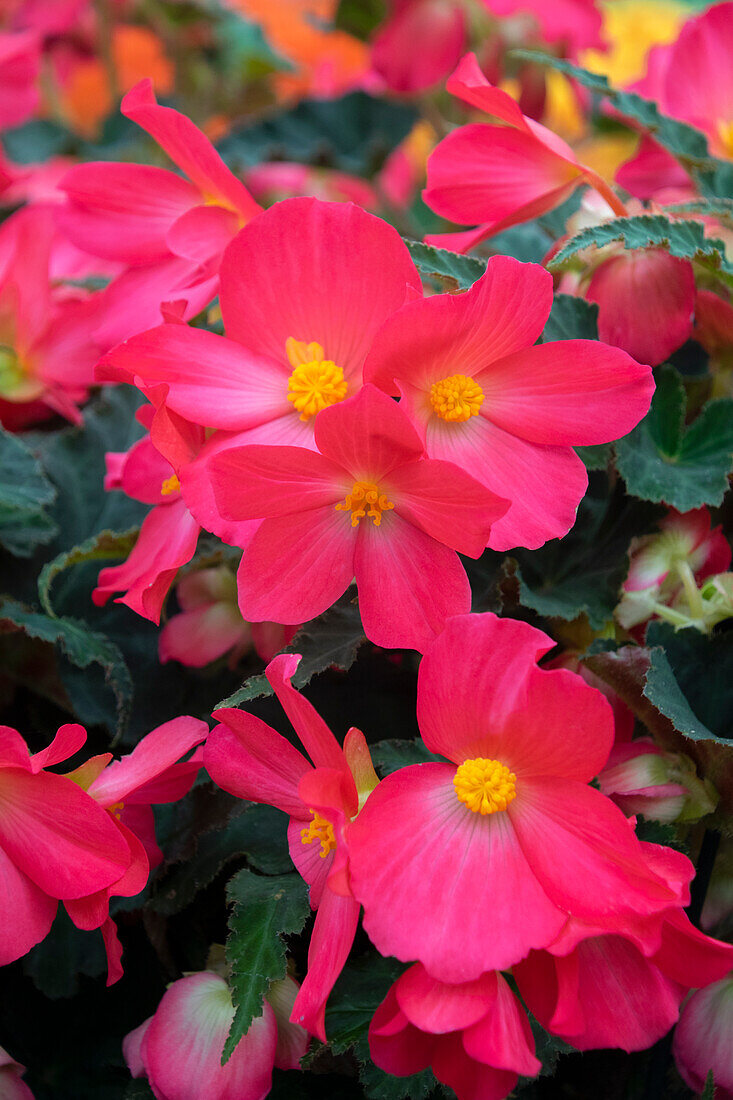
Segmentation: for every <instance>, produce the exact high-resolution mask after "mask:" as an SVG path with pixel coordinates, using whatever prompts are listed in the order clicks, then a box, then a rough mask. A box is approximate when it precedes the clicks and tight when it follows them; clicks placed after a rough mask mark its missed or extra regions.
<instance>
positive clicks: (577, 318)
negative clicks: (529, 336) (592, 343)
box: [542, 294, 598, 344]
mask: <svg viewBox="0 0 733 1100" xmlns="http://www.w3.org/2000/svg"><path fill="white" fill-rule="evenodd" d="M597 339H598V306H597V305H596V304H595V302H586V300H585V298H575V297H574V296H573V295H572V294H556V295H555V297H554V299H553V302H552V310H551V312H550V316H549V317H548V318H547V324H546V325H545V330H544V332H543V333H542V343H543V344H548V343H550V341H552V340H597Z"/></svg>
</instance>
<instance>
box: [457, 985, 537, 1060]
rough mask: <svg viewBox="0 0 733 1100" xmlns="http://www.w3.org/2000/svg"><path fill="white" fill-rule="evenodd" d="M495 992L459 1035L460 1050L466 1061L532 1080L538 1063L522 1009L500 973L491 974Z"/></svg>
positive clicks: (527, 1022)
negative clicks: (476, 1018)
mask: <svg viewBox="0 0 733 1100" xmlns="http://www.w3.org/2000/svg"><path fill="white" fill-rule="evenodd" d="M493 977H494V981H495V984H496V993H495V997H494V1001H493V1004H492V1005H491V1008H490V1009H489V1011H488V1013H487V1014H486V1015H485V1016H484V1018H483V1019H482V1020H479V1021H478V1022H477V1023H475V1024H474V1025H473V1026H472V1027H469V1028H468V1029H467V1030H466V1031H464V1033H463V1049H464V1050H465V1051H466V1054H468V1056H469V1057H470V1058H474V1059H475V1060H476V1061H477V1062H484V1063H485V1064H486V1065H488V1066H491V1067H492V1068H493V1069H499V1070H509V1071H512V1072H514V1073H520V1074H522V1076H524V1077H535V1076H536V1075H537V1074H538V1073H539V1072H540V1070H541V1069H542V1063H541V1062H540V1061H539V1059H537V1058H535V1054H534V1039H533V1037H532V1029H531V1027H530V1026H529V1020H528V1019H527V1017H526V1015H525V1012H524V1009H523V1008H522V1006H521V1005H520V1003H519V1001H518V1000H517V998H516V997H515V995H514V994H513V993H512V991H511V989H510V988H509V986H508V985H507V982H506V980H505V979H504V977H503V976H502V975H501V974H494V975H493Z"/></svg>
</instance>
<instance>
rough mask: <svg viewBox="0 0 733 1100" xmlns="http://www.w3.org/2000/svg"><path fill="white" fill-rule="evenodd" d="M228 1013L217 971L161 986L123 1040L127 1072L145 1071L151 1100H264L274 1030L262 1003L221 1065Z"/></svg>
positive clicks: (231, 1009)
mask: <svg viewBox="0 0 733 1100" xmlns="http://www.w3.org/2000/svg"><path fill="white" fill-rule="evenodd" d="M233 1019H234V1006H233V1005H232V998H231V994H230V993H229V989H228V987H227V983H226V982H225V981H224V979H223V978H222V977H220V976H219V975H218V974H214V973H212V972H210V971H207V970H205V971H201V972H200V973H198V974H188V975H187V976H186V977H185V978H179V980H178V981H176V982H173V983H172V984H171V985H169V986H168V989H167V990H166V991H165V993H164V994H163V999H162V1000H161V1002H160V1004H159V1005H158V1007H157V1009H156V1010H155V1013H154V1014H153V1015H152V1016H151V1017H150V1018H149V1019H148V1020H146V1021H145V1023H143V1024H141V1025H140V1027H138V1028H136V1029H135V1030H134V1031H131V1032H130V1033H129V1035H127V1036H126V1037H125V1039H124V1041H123V1046H122V1049H123V1053H124V1056H125V1061H126V1062H127V1065H128V1067H129V1070H130V1073H131V1074H132V1076H133V1077H147V1079H148V1082H149V1083H150V1086H151V1088H152V1089H153V1091H154V1093H155V1095H156V1096H157V1097H158V1098H159V1100H264V1097H265V1096H267V1094H268V1092H269V1091H270V1088H271V1087H272V1068H273V1065H274V1064H275V1051H276V1048H277V1041H278V1033H277V1022H276V1020H275V1013H274V1012H273V1010H272V1008H271V1006H270V1005H269V1004H268V1003H267V1001H265V1002H264V1004H263V1006H262V1014H261V1015H260V1016H257V1017H256V1018H255V1019H254V1020H253V1021H252V1023H251V1025H250V1028H249V1031H248V1032H247V1034H246V1035H245V1036H244V1037H243V1038H242V1039H240V1041H239V1043H238V1044H237V1047H236V1049H235V1051H234V1053H233V1054H232V1056H231V1058H230V1059H229V1061H228V1062H227V1063H226V1065H222V1064H221V1056H222V1051H223V1050H224V1043H225V1042H226V1038H227V1035H228V1033H229V1028H230V1027H231V1023H232V1020H233Z"/></svg>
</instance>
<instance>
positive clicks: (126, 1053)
mask: <svg viewBox="0 0 733 1100" xmlns="http://www.w3.org/2000/svg"><path fill="white" fill-rule="evenodd" d="M152 1018H153V1017H152V1016H148V1018H147V1020H145V1022H144V1023H142V1024H140V1026H139V1027H136V1028H135V1030H134V1031H129V1032H128V1033H127V1035H126V1036H125V1038H124V1039H123V1040H122V1054H123V1057H124V1059H125V1061H126V1062H127V1068H128V1069H129V1071H130V1075H131V1076H132V1077H144V1076H145V1066H144V1064H143V1060H142V1045H143V1038H144V1037H145V1033H146V1032H147V1030H148V1028H149V1026H150V1021H151V1020H152Z"/></svg>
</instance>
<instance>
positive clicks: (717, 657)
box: [644, 622, 733, 749]
mask: <svg viewBox="0 0 733 1100" xmlns="http://www.w3.org/2000/svg"><path fill="white" fill-rule="evenodd" d="M647 645H648V647H649V650H650V659H651V664H650V666H649V672H648V673H647V677H646V684H645V686H644V695H645V696H646V698H647V699H649V701H650V702H651V703H653V704H654V706H655V707H656V708H657V710H659V711H660V712H661V713H662V714H664V715H666V717H667V718H669V720H670V721H671V722H672V724H673V725H674V727H675V729H676V730H679V732H680V733H683V734H684V735H685V737H689V738H690V739H692V740H693V741H701V740H704V741H717V742H719V743H720V744H724V745H725V746H726V747H727V748H729V749H733V693H732V692H731V690H730V685H731V681H732V679H733V633H731V632H730V631H725V632H723V633H714V634H712V635H707V634H701V633H700V632H699V631H698V630H695V629H694V627H691V628H688V629H685V630H679V631H677V632H675V630H674V627H673V626H671V625H670V624H669V623H662V622H653V623H651V624H650V626H649V629H648V631H647Z"/></svg>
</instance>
